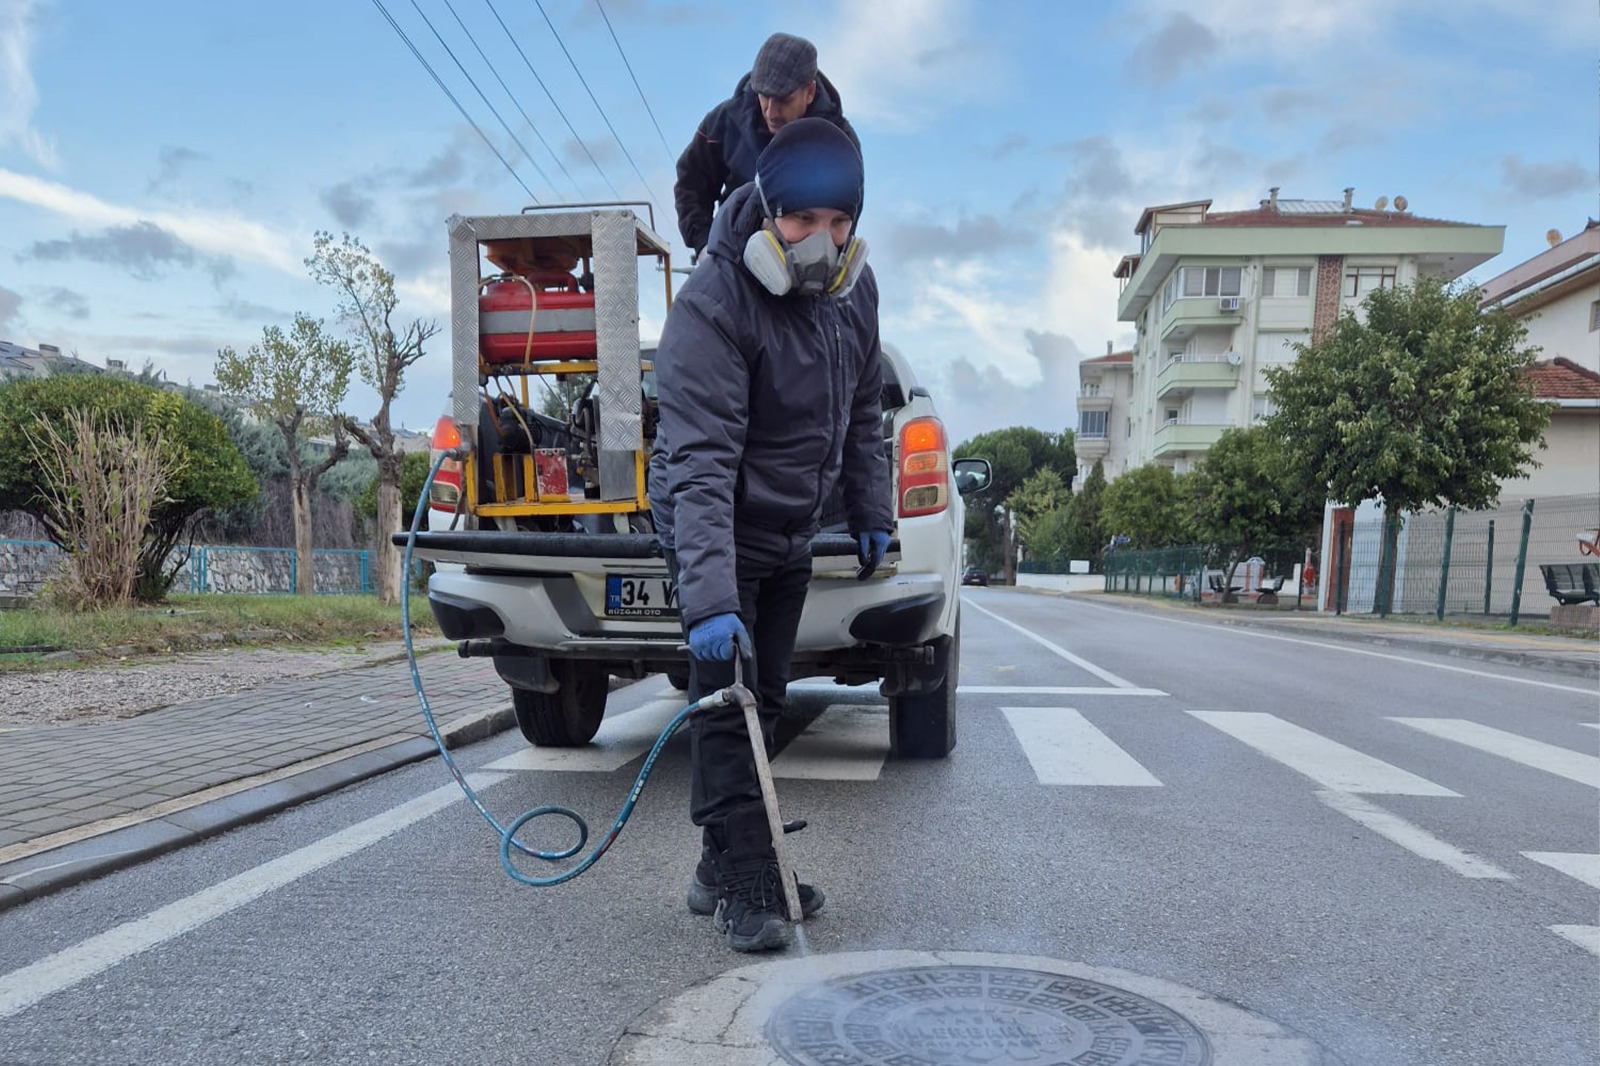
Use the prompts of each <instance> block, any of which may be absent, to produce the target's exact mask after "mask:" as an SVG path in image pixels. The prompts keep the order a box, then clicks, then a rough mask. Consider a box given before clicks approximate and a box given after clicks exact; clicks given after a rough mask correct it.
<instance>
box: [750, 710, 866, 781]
mask: <svg viewBox="0 0 1600 1066" xmlns="http://www.w3.org/2000/svg"><path fill="white" fill-rule="evenodd" d="M888 754H889V716H888V715H886V714H884V713H883V709H882V708H881V707H874V706H870V705H866V706H863V705H858V704H838V703H836V704H834V705H833V706H831V707H829V708H828V709H827V710H826V711H824V712H822V715H821V717H819V718H818V719H817V720H816V721H815V722H813V723H811V725H810V727H809V728H807V729H806V731H805V732H804V733H801V734H800V735H799V736H798V737H795V738H794V740H792V741H790V742H789V744H788V746H787V747H785V748H784V749H783V751H781V752H779V753H778V756H777V758H775V759H773V760H772V776H773V777H784V778H810V779H812V780H824V781H876V780H877V779H878V775H879V774H880V773H882V771H883V760H884V758H885V757H887V756H888Z"/></svg>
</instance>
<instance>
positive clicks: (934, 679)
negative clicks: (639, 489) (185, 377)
mask: <svg viewBox="0 0 1600 1066" xmlns="http://www.w3.org/2000/svg"><path fill="white" fill-rule="evenodd" d="M883 379H884V386H883V411H884V417H883V426H884V439H885V446H886V448H887V449H888V450H889V454H890V462H891V468H892V470H893V474H894V492H895V498H896V501H897V504H896V514H897V522H896V528H895V530H894V538H893V540H891V542H890V548H889V553H888V555H887V556H886V558H885V562H884V565H883V566H880V567H879V568H878V571H877V573H876V574H875V575H874V576H873V577H871V578H869V579H868V580H866V581H858V580H857V579H856V576H855V569H856V544H855V540H854V538H852V537H850V536H849V535H848V533H847V531H845V530H844V529H843V527H842V526H841V525H835V526H825V527H824V530H823V532H821V533H820V534H819V535H818V536H817V537H816V539H815V540H814V541H813V542H812V555H813V559H814V563H813V577H812V581H811V588H810V591H809V592H808V594H807V596H806V603H805V610H804V613H803V614H802V616H801V619H800V630H799V634H798V637H797V640H796V644H795V652H794V659H793V673H792V676H793V677H794V678H795V679H797V680H798V679H800V678H806V677H831V678H833V679H834V680H835V681H837V682H838V683H840V684H845V685H853V684H864V683H867V682H871V681H880V682H881V683H882V684H881V692H882V693H883V695H884V696H886V697H887V698H888V701H889V721H890V745H891V749H892V750H893V752H894V753H895V754H896V755H897V756H899V757H902V758H943V757H945V756H946V755H948V754H949V752H950V750H951V748H953V747H954V746H955V741H956V714H955V705H956V684H957V673H958V669H959V663H960V647H961V583H960V577H961V541H962V535H963V534H962V531H963V528H964V517H965V509H964V507H963V504H962V500H961V497H962V496H963V495H964V494H966V493H970V492H975V491H979V490H981V489H983V488H984V487H985V486H987V484H988V483H989V479H990V476H991V473H990V469H989V464H988V462H987V461H985V460H983V459H962V460H957V461H955V462H954V463H952V462H951V460H950V454H949V442H948V441H947V440H946V437H945V431H944V426H943V424H942V423H941V422H940V421H939V418H938V415H937V414H936V412H935V411H934V406H933V399H932V397H931V396H930V395H929V393H928V391H927V390H926V389H924V388H921V387H919V386H918V385H917V384H916V379H915V377H914V375H913V373H912V371H911V367H910V365H909V364H908V363H907V362H906V361H905V359H904V357H902V356H901V355H899V354H898V353H896V352H893V351H888V352H886V353H885V355H884V374H883ZM647 399H648V397H647ZM435 499H436V504H435V506H436V507H438V506H439V503H440V502H443V501H440V499H439V497H436V498H435ZM449 499H450V497H449V495H448V492H447V493H446V494H445V495H444V501H448V500H449ZM452 517H453V516H452V512H451V511H449V510H442V509H435V510H433V511H432V512H431V515H430V525H431V526H434V528H433V529H431V530H430V531H428V532H425V533H419V534H418V536H417V540H416V547H415V555H416V556H417V557H418V558H421V559H428V560H432V561H433V562H434V563H435V564H436V572H435V573H434V574H433V576H432V578H431V579H430V581H429V584H428V602H429V605H430V607H431V608H432V610H433V615H434V617H435V618H436V619H437V620H438V623H439V626H440V628H441V629H442V630H443V632H444V634H445V636H447V637H449V638H451V639H453V640H457V641H460V642H461V654H463V655H483V656H489V657H492V658H493V660H494V664H495V669H496V670H497V671H498V672H499V674H500V676H501V677H502V678H503V679H504V680H505V681H506V683H507V684H508V685H509V686H510V687H511V695H512V700H513V704H514V706H515V709H516V714H517V722H518V724H519V726H520V727H521V729H522V732H523V734H524V735H525V736H526V737H527V739H528V740H529V741H530V742H532V743H534V744H539V745H552V746H571V745H579V744H584V743H587V742H588V741H589V740H590V739H591V738H592V737H593V736H594V734H595V731H596V730H597V729H598V728H599V726H600V721H601V718H602V717H603V716H604V714H605V705H606V696H607V692H608V690H609V687H610V685H609V682H610V678H611V677H612V676H613V675H615V676H619V677H643V676H645V675H647V674H650V673H656V672H665V673H666V674H668V676H669V677H673V678H674V680H675V681H676V682H677V683H678V684H679V685H680V687H681V685H682V680H683V678H684V676H685V675H686V662H685V659H684V655H683V652H681V651H680V650H679V648H680V646H681V645H682V642H683V634H682V632H681V628H680V625H679V621H678V614H677V605H676V602H675V598H674V594H673V589H672V586H671V582H670V581H669V580H668V577H667V569H666V564H665V562H664V560H663V559H662V556H661V552H660V548H659V546H658V545H657V542H656V538H655V536H654V535H653V534H651V533H647V532H626V533H624V532H609V531H608V532H598V531H596V532H576V531H574V532H531V531H524V530H516V531H502V530H496V529H460V530H454V531H452V530H449V529H446V528H444V527H445V526H448V525H450V524H451V523H452ZM828 518H829V516H828V514H827V513H826V511H825V513H824V522H825V523H826V522H827V521H828ZM455 524H458V525H459V524H461V523H460V522H456V523H455ZM395 540H396V543H404V542H405V535H404V534H397V535H396V537H395Z"/></svg>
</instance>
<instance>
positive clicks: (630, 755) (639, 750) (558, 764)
mask: <svg viewBox="0 0 1600 1066" xmlns="http://www.w3.org/2000/svg"><path fill="white" fill-rule="evenodd" d="M688 705H689V704H688V700H687V699H686V698H685V697H682V696H677V697H672V696H668V697H665V698H663V699H659V700H651V701H650V702H649V703H646V704H645V705H644V706H642V707H636V708H634V709H633V710H631V711H628V712H627V713H626V714H619V715H617V716H616V717H615V718H607V719H605V720H604V721H603V722H601V723H600V730H599V732H597V733H595V735H594V740H593V741H592V742H590V743H588V744H585V745H584V746H583V747H581V748H536V747H532V746H529V747H526V748H521V749H519V750H518V751H517V752H516V753H515V754H512V755H507V756H506V757H505V758H503V759H496V760H495V761H494V762H492V763H489V764H488V765H487V766H485V767H484V769H485V770H568V771H578V772H585V771H587V772H591V773H606V772H609V771H612V770H616V769H620V768H621V767H623V766H626V765H628V764H629V763H630V762H632V761H633V760H635V759H637V758H638V757H639V756H641V755H643V754H644V753H645V752H647V751H649V750H650V746H651V745H652V744H654V743H655V742H656V738H657V737H659V736H660V735H661V731H662V730H663V729H665V728H666V727H667V723H668V722H670V721H672V718H673V716H674V715H676V714H677V713H678V712H679V711H681V710H683V709H684V708H685V707H687V706H688ZM685 728H687V727H685ZM681 732H682V731H681V730H680V733H681Z"/></svg>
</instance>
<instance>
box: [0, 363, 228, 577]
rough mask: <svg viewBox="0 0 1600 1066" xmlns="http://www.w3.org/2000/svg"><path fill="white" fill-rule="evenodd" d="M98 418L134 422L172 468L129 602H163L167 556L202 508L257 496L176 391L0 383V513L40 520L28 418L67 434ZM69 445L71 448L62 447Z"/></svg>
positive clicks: (118, 382) (96, 378) (59, 380)
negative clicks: (77, 416)
mask: <svg viewBox="0 0 1600 1066" xmlns="http://www.w3.org/2000/svg"><path fill="white" fill-rule="evenodd" d="M73 412H78V413H90V412H92V413H93V414H95V415H96V416H98V417H99V418H100V419H101V420H102V423H104V422H109V421H116V422H120V423H122V424H123V425H133V424H135V423H137V424H138V425H140V426H142V427H143V428H144V430H145V432H147V433H150V434H153V435H154V436H156V437H157V438H159V439H160V440H161V441H162V442H163V444H164V445H165V447H167V448H168V449H170V451H171V456H172V459H173V460H174V461H175V462H176V463H177V464H178V469H177V471H176V473H175V474H174V475H173V476H172V477H171V478H170V479H169V480H168V482H167V485H166V491H165V498H164V499H162V500H160V501H158V502H156V503H155V505H154V506H153V507H152V508H151V511H150V524H149V534H148V536H147V537H146V539H145V541H144V543H143V544H142V545H141V547H140V551H139V578H138V583H137V586H136V588H135V591H134V595H135V597H136V598H137V599H139V600H140V601H142V602H154V601H157V600H160V599H161V598H162V597H163V596H165V595H166V592H167V589H168V588H170V587H171V585H172V579H173V577H174V575H175V574H176V573H177V570H178V568H179V567H180V566H182V565H183V558H182V557H181V556H180V557H177V558H172V556H173V553H174V549H175V548H177V546H178V545H179V544H182V543H185V542H187V541H188V539H189V534H190V532H191V530H192V528H193V526H194V523H195V522H196V521H198V519H199V518H200V516H201V515H202V514H203V513H204V512H206V511H207V510H208V509H211V508H216V509H224V508H228V507H232V506H235V505H237V504H240V503H243V502H245V501H247V500H250V499H253V498H254V497H255V495H256V493H257V491H258V485H257V483H256V479H255V478H254V477H253V476H252V475H251V473H250V468H249V466H248V465H246V463H245V460H244V457H243V456H242V455H241V454H240V453H239V449H238V448H237V447H236V446H235V445H234V444H233V442H232V441H231V440H229V438H228V432H227V428H226V427H225V426H224V425H223V422H222V420H221V419H219V418H218V417H217V416H216V415H214V414H212V413H211V412H210V411H207V410H206V409H205V408H203V407H201V406H200V405H199V404H196V403H194V402H193V401H191V400H189V399H187V398H186V397H184V396H183V395H181V394H180V393H177V392H173V391H169V390H167V389H158V388H154V387H152V386H150V385H143V384H140V383H138V382H136V381H132V380H130V379H128V378H124V377H110V376H105V375H100V374H89V373H74V374H60V375H56V374H52V375H51V376H49V377H43V378H19V379H15V380H11V381H6V382H0V511H6V510H16V511H24V512H26V513H28V514H30V515H32V516H33V517H35V518H37V519H39V520H40V521H43V520H44V511H43V507H44V502H45V495H44V489H45V485H44V483H43V482H42V480H41V477H42V472H41V469H40V467H39V465H38V464H36V463H33V462H30V461H29V459H28V456H29V448H28V446H27V442H26V434H27V433H28V431H29V427H30V426H32V425H34V424H35V420H36V419H43V420H44V421H45V422H48V423H49V424H50V425H52V426H54V427H56V429H57V431H58V432H64V433H66V434H68V435H70V432H71V430H70V426H69V425H68V420H67V416H68V415H69V414H71V413H73ZM66 443H68V444H73V443H74V442H73V441H70V440H69V441H66Z"/></svg>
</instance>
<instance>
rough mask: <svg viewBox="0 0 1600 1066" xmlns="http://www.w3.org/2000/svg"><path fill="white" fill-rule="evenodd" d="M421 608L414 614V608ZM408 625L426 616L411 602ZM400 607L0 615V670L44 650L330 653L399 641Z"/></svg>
mask: <svg viewBox="0 0 1600 1066" xmlns="http://www.w3.org/2000/svg"><path fill="white" fill-rule="evenodd" d="M419 606H420V607H421V608H422V609H421V610H420V611H419V610H417V608H418V607H419ZM411 621H412V625H413V626H414V627H415V631H416V632H418V633H424V634H432V633H434V632H436V630H435V629H434V626H433V616H432V615H431V614H430V613H429V612H428V610H427V608H426V605H425V604H419V603H417V602H416V600H415V598H414V599H413V602H412V613H411ZM401 635H402V634H401V630H400V608H399V607H398V606H394V607H385V606H383V605H381V604H379V603H378V601H377V598H376V597H374V596H222V595H199V596H172V597H170V598H169V599H168V601H167V602H166V603H165V604H162V605H160V606H156V607H134V608H126V609H118V610H104V611H87V612H75V611H62V610H57V609H55V608H52V607H48V606H42V605H38V606H30V607H25V608H21V609H15V610H10V609H7V610H0V670H7V669H12V670H15V669H19V668H23V667H26V666H32V665H37V663H38V660H39V657H40V656H41V655H42V654H44V652H45V651H47V650H48V651H54V650H63V651H75V652H80V653H91V654H93V653H100V654H105V653H109V652H111V651H112V650H113V649H115V650H116V651H117V654H119V655H122V654H129V653H130V652H131V653H133V654H160V653H165V652H168V651H187V650H194V649H198V648H214V647H217V646H218V645H248V646H263V645H288V646H303V647H336V646H341V645H360V644H363V643H366V642H369V641H374V640H397V639H399V638H400V637H401Z"/></svg>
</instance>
